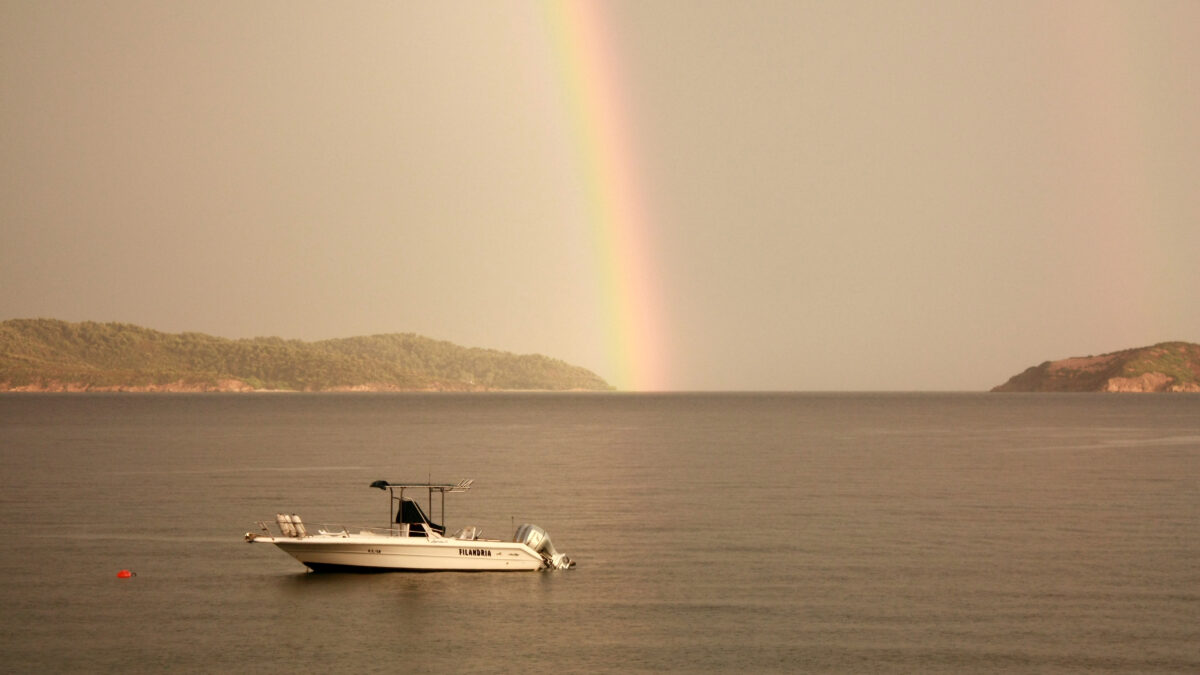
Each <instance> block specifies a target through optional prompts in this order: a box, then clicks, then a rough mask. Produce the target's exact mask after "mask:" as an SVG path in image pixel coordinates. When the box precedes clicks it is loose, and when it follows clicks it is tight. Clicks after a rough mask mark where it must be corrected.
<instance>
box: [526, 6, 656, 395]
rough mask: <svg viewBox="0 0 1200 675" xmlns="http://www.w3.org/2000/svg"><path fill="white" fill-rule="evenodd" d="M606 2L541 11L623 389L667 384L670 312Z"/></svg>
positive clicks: (609, 344) (614, 370) (613, 362)
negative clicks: (663, 301) (666, 311)
mask: <svg viewBox="0 0 1200 675" xmlns="http://www.w3.org/2000/svg"><path fill="white" fill-rule="evenodd" d="M604 7H605V5H604V3H603V2H599V1H591V0H583V1H578V2H575V1H572V2H562V1H556V0H547V1H546V2H544V3H543V4H542V11H543V16H544V25H545V26H546V32H547V36H548V39H549V40H550V43H551V45H550V46H551V49H552V52H553V59H554V60H555V62H556V65H557V80H558V82H557V85H558V87H559V88H560V90H561V98H562V100H563V104H564V105H563V108H564V114H565V115H566V116H567V117H568V118H569V120H568V125H569V128H570V131H569V134H570V137H571V138H572V139H573V142H572V145H573V146H574V148H573V150H572V153H573V155H574V157H573V161H574V164H575V167H576V171H577V175H578V178H579V180H580V182H581V183H582V185H583V190H584V201H585V212H586V214H587V220H588V223H587V227H588V230H589V232H588V248H589V249H590V250H591V251H592V253H593V255H594V260H593V261H592V262H593V264H594V268H595V270H596V274H597V277H598V280H597V283H598V286H599V290H598V297H599V298H600V302H599V305H600V311H601V312H602V314H603V319H602V323H603V324H604V326H605V327H606V335H605V351H606V353H607V360H608V363H607V372H608V377H609V379H610V381H611V382H612V384H613V385H614V386H616V387H617V388H618V389H621V390H634V391H647V390H661V389H664V388H665V387H666V373H665V371H664V369H665V359H664V353H663V347H662V342H663V332H662V326H663V312H662V309H663V308H662V306H661V302H660V295H661V294H660V289H659V285H658V279H657V276H656V274H655V265H654V258H653V251H652V241H651V233H652V228H651V222H650V215H649V208H648V204H647V201H646V199H645V195H643V194H642V192H641V188H642V186H643V182H642V180H643V178H642V176H641V175H640V172H639V161H638V159H639V158H638V154H637V147H638V146H637V143H636V142H635V141H636V139H635V136H634V133H633V129H632V128H631V126H630V118H631V113H632V111H631V101H629V100H628V96H627V95H626V92H627V91H628V87H626V86H624V81H623V79H622V78H623V77H624V76H625V71H624V70H623V69H622V67H621V65H622V64H621V62H620V58H619V56H620V55H619V52H618V50H617V48H616V46H617V45H616V41H615V39H614V36H613V34H612V33H611V32H610V31H611V27H610V25H609V22H608V21H607V17H606V16H605V15H604V11H603V8H604Z"/></svg>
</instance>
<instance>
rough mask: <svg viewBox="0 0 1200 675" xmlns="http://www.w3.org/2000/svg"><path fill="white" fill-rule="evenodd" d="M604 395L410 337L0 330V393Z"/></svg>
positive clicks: (117, 328)
mask: <svg viewBox="0 0 1200 675" xmlns="http://www.w3.org/2000/svg"><path fill="white" fill-rule="evenodd" d="M4 389H30V390H53V391H60V390H72V391H75V390H81V391H89V390H92V391H95V390H178V391H190V390H196V391H209V390H244V389H279V390H294V391H337V390H354V389H360V390H381V391H405V390H448V391H486V390H517V389H534V390H551V391H564V390H607V389H611V387H609V386H608V384H606V383H605V382H604V380H602V379H600V378H599V377H598V376H597V375H596V374H595V373H593V372H591V371H589V370H586V369H584V368H580V367H578V366H572V365H570V364H568V363H564V362H562V361H559V360H556V359H551V358H548V357H546V356H541V355H538V354H531V355H516V354H510V353H507V352H500V351H496V350H493V349H477V348H467V347H460V346H458V345H455V344H452V343H450V342H444V341H440V340H432V339H430V338H425V337H421V336H419V335H413V334H392V335H372V336H368V337H353V338H343V339H337V340H322V341H319V342H303V341H300V340H284V339H281V338H277V337H269V338H254V339H241V340H230V339H226V338H219V337H213V336H211V335H205V334H202V333H181V334H171V333H160V332H158V331H155V330H150V329H148V328H142V327H140V326H133V325H129V324H120V323H94V322H90V321H86V322H83V323H68V322H65V321H57V320H53V319H15V320H10V321H4V322H2V323H0V390H4Z"/></svg>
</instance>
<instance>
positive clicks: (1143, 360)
mask: <svg viewBox="0 0 1200 675" xmlns="http://www.w3.org/2000/svg"><path fill="white" fill-rule="evenodd" d="M992 391H1027V392H1028V391H1059V392H1090V391H1098V392H1179V391H1186V392H1200V345H1197V344H1192V343H1189V342H1163V343H1160V344H1156V345H1154V346H1152V347H1139V348H1137V349H1126V350H1124V351H1120V352H1113V353H1111V354H1101V355H1100V356H1078V357H1074V358H1070V359H1063V360H1061V361H1047V362H1045V363H1043V364H1041V365H1039V366H1033V367H1032V368H1028V369H1026V370H1025V372H1023V373H1021V374H1019V375H1014V376H1013V377H1011V378H1010V379H1009V380H1008V382H1005V383H1004V384H1002V385H1000V386H998V387H995V388H993V389H992Z"/></svg>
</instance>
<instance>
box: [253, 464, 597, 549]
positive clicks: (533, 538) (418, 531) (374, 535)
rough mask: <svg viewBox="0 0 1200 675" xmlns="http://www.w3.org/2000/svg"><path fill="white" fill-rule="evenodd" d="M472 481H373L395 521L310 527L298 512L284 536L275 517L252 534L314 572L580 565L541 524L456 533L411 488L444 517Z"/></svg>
mask: <svg viewBox="0 0 1200 675" xmlns="http://www.w3.org/2000/svg"><path fill="white" fill-rule="evenodd" d="M473 482H474V481H473V480H464V481H460V482H458V483H454V484H437V483H389V482H387V481H382V480H377V481H375V482H374V483H371V487H375V488H379V489H381V490H387V491H388V492H389V494H390V495H391V499H390V500H389V504H390V506H389V507H388V511H389V513H388V523H389V525H388V527H386V528H373V527H367V528H357V527H356V528H348V527H343V526H322V527H318V528H317V529H316V532H315V533H314V532H310V531H309V528H308V526H307V525H305V524H304V522H303V521H302V520H301V519H300V517H299V516H297V515H295V514H287V513H280V514H276V516H275V526H276V529H277V530H278V534H275V532H274V531H272V529H271V526H270V523H269V522H268V521H259V523H258V526H259V528H260V530H261V532H257V533H256V532H247V533H246V541H247V542H250V543H260V542H268V543H271V544H275V545H276V546H278V547H279V548H280V549H282V550H283V551H284V552H286V553H288V554H289V555H291V556H292V557H293V558H295V559H296V560H299V561H300V562H301V563H303V564H304V565H306V566H307V567H308V568H309V569H311V570H313V571H314V572H325V571H357V572H363V571H366V572H370V571H389V570H394V571H428V572H432V571H521V570H543V569H568V568H570V567H573V566H574V565H575V563H574V562H572V561H571V559H570V558H568V557H567V556H565V555H563V554H561V553H559V552H557V551H555V550H554V544H552V543H551V542H550V535H549V534H548V533H547V532H546V531H545V530H543V529H542V528H540V527H538V526H537V525H521V526H520V527H518V528H517V530H516V532H515V533H514V535H513V538H512V539H511V540H508V541H505V540H501V539H484V538H483V537H481V536H480V534H481V531H480V529H479V528H478V527H474V526H472V527H464V528H462V529H461V530H459V531H457V532H455V533H454V534H453V535H451V536H446V528H445V527H444V526H443V525H440V524H438V523H436V522H434V521H433V520H431V519H430V518H429V516H427V515H426V513H425V511H424V510H423V509H422V508H421V505H420V504H419V503H418V502H417V501H416V500H415V499H412V498H411V497H406V496H405V494H404V492H405V490H427V491H428V495H429V513H430V514H432V513H433V506H434V495H435V494H436V495H438V496H439V497H440V498H441V500H440V504H441V510H440V512H441V519H442V522H445V515H446V494H447V493H452V492H466V491H467V490H469V489H471V484H472V483H473Z"/></svg>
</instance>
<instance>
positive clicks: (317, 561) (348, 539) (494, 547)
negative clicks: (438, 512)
mask: <svg viewBox="0 0 1200 675" xmlns="http://www.w3.org/2000/svg"><path fill="white" fill-rule="evenodd" d="M254 541H256V542H270V543H273V544H275V545H276V546H278V547H279V548H280V549H281V550H283V551H285V552H286V553H288V554H289V555H291V556H292V557H293V558H295V559H296V560H299V561H300V562H301V563H303V564H304V565H306V566H308V567H309V568H311V569H314V570H326V569H346V570H348V571H353V570H355V569H357V570H360V571H385V570H395V571H403V570H407V571H425V572H432V571H462V572H471V571H477V572H483V571H506V570H507V571H514V572H517V571H529V570H538V569H541V568H543V567H545V566H546V561H545V560H544V559H543V558H542V556H540V555H538V554H537V553H536V552H534V550H533V549H531V548H529V547H528V546H526V545H524V544H520V543H516V542H511V541H492V540H478V539H475V540H458V539H450V538H441V537H435V538H427V537H389V536H379V535H342V534H316V535H309V536H307V537H304V538H301V539H296V538H291V537H262V536H259V537H255V539H254Z"/></svg>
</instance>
